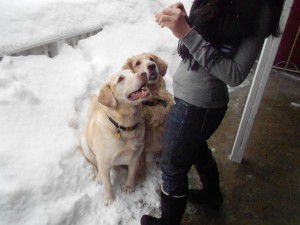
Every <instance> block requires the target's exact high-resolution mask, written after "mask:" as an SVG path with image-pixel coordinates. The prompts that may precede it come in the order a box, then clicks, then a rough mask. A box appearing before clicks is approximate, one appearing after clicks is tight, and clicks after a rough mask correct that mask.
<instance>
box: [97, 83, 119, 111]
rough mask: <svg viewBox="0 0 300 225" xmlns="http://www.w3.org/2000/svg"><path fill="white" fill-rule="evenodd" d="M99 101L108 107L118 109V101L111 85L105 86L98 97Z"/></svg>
mask: <svg viewBox="0 0 300 225" xmlns="http://www.w3.org/2000/svg"><path fill="white" fill-rule="evenodd" d="M98 101H99V102H100V103H101V104H102V105H105V106H107V107H113V108H115V107H117V104H118V103H117V101H116V99H115V96H114V94H113V92H112V90H111V88H110V86H109V84H104V85H103V86H102V87H101V89H100V93H99V96H98Z"/></svg>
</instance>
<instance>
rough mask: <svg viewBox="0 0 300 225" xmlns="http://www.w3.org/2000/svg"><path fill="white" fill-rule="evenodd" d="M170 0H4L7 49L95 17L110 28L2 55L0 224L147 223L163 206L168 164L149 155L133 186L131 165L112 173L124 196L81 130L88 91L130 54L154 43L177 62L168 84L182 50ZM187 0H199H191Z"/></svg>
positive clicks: (93, 22) (87, 24)
mask: <svg viewBox="0 0 300 225" xmlns="http://www.w3.org/2000/svg"><path fill="white" fill-rule="evenodd" d="M171 3H173V1H171V0H160V1H158V0H148V1H139V0H123V1H118V0H109V1H108V0H106V1H105V0H85V1H81V0H69V1H66V0H65V1H61V0H30V1H29V0H10V1H0V10H1V14H0V27H1V29H0V37H1V43H0V52H1V51H7V50H10V49H14V48H19V47H22V46H25V45H28V44H32V43H36V42H41V41H43V40H48V39H51V38H53V37H57V36H60V35H62V34H66V33H67V34H69V33H76V32H78V31H80V30H87V29H90V28H91V27H103V28H104V29H103V31H101V32H100V33H98V34H97V35H95V36H92V37H90V38H88V39H84V40H82V41H80V42H79V44H78V46H76V47H75V48H72V47H71V46H69V45H67V44H63V45H62V46H61V49H60V53H59V55H58V56H56V57H54V58H48V57H47V56H42V55H38V56H36V55H35V56H33V55H32V56H18V57H10V56H4V57H3V59H2V60H1V61H0V124H1V126H0V137H1V142H0V143H1V144H0V224H1V225H12V224H13V225H48V224H49V225H50V224H51V225H54V224H63V225H66V224H88V225H93V224H97V225H98V224H99V225H101V224H102V225H116V224H124V225H127V224H130V225H135V224H139V220H140V217H141V216H142V215H143V214H145V213H153V214H155V215H157V216H158V215H159V211H158V210H157V208H158V207H159V206H160V201H159V199H160V197H159V186H160V183H161V178H160V170H159V166H158V163H157V162H156V161H154V162H153V161H151V160H149V162H148V163H149V166H148V170H147V176H146V180H145V181H144V182H143V183H140V184H137V186H136V188H135V191H134V192H133V193H132V194H125V193H124V192H123V191H122V186H123V185H124V184H125V177H126V174H127V172H126V170H124V169H119V170H115V171H114V172H113V174H112V181H113V189H114V192H115V194H116V200H115V202H114V203H113V204H112V205H111V206H105V205H104V203H103V187H102V186H101V185H98V184H97V183H96V182H95V181H94V180H93V177H94V171H93V167H92V166H91V165H90V164H89V163H88V162H87V160H86V159H85V158H84V157H83V155H82V153H81V151H80V148H79V138H80V135H81V132H82V130H83V128H84V126H85V124H86V113H87V108H88V104H89V98H90V96H91V95H93V94H97V93H98V91H99V87H100V85H101V84H102V83H103V82H104V81H105V79H106V78H107V76H108V75H109V74H111V73H113V72H116V71H118V70H120V68H121V66H122V64H123V63H124V62H125V61H126V59H127V58H128V57H130V56H131V55H134V54H137V53H142V52H153V53H155V54H157V55H159V56H160V57H162V58H163V59H165V60H166V61H167V62H168V63H169V69H168V73H167V75H166V81H167V87H168V89H169V90H170V91H171V92H172V81H171V74H172V73H173V72H174V70H175V69H176V65H177V63H178V61H179V58H178V56H177V54H176V47H177V40H176V39H175V38H174V37H173V35H172V33H171V32H170V31H169V30H167V29H162V28H160V27H159V26H158V25H157V24H156V23H155V19H154V15H155V13H157V12H158V11H159V10H160V9H162V8H164V7H166V6H168V5H170V4H171ZM183 3H184V4H185V5H186V7H187V8H189V7H190V5H191V3H192V1H183Z"/></svg>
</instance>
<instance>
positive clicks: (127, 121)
mask: <svg viewBox="0 0 300 225" xmlns="http://www.w3.org/2000/svg"><path fill="white" fill-rule="evenodd" d="M147 81H148V79H147V76H146V74H145V73H132V72H131V71H129V70H122V71H120V72H118V73H116V74H113V75H111V76H110V77H109V78H108V80H107V81H106V82H105V83H104V84H103V85H102V87H101V88H100V93H99V96H93V97H92V101H91V105H90V109H89V113H88V114H89V116H88V118H89V119H88V120H89V121H88V124H87V126H86V129H85V130H84V133H83V135H82V138H81V147H82V151H83V154H84V156H85V157H86V158H87V159H88V160H89V161H90V162H91V163H93V164H94V165H95V166H96V167H97V170H98V173H97V175H96V181H98V182H102V183H103V186H104V196H105V204H111V203H112V202H113V200H114V193H113V191H112V184H111V180H110V169H111V168H112V167H113V166H120V165H128V177H127V181H126V184H125V187H124V191H125V192H127V193H130V192H132V191H133V190H134V185H135V175H136V171H137V168H138V163H139V160H140V155H141V153H142V150H143V148H144V131H145V125H144V120H143V117H142V108H141V102H142V100H145V99H147V98H148V97H149V95H150V93H149V90H148V89H147V88H144V89H143V91H140V92H139V94H137V95H131V96H137V97H134V98H137V99H131V100H130V98H129V97H128V96H129V95H130V93H133V92H135V91H136V90H140V88H141V87H142V85H145V84H146V83H147ZM132 98H133V97H132ZM108 116H109V117H111V118H113V120H115V121H116V122H117V123H118V124H119V125H122V126H124V127H132V126H134V125H135V124H138V126H137V127H136V128H135V129H134V130H131V131H123V130H121V131H120V135H121V137H120V139H117V138H116V137H115V134H116V133H117V129H116V127H115V126H114V125H113V124H112V123H111V121H110V120H109V119H108Z"/></svg>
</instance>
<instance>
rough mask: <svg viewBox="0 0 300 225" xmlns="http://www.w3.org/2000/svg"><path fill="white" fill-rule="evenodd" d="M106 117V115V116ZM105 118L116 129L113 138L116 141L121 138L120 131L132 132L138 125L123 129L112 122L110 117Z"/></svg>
mask: <svg viewBox="0 0 300 225" xmlns="http://www.w3.org/2000/svg"><path fill="white" fill-rule="evenodd" d="M106 115H107V114H106ZM107 117H108V119H109V121H110V122H111V123H112V124H113V125H114V126H115V127H116V129H117V132H116V134H115V138H116V139H117V140H119V139H120V137H121V134H120V131H121V130H123V131H132V130H134V129H135V128H137V126H138V125H139V123H136V124H135V125H134V126H131V127H124V126H122V125H120V124H118V123H117V122H116V121H115V120H113V119H112V118H111V117H110V116H108V115H107Z"/></svg>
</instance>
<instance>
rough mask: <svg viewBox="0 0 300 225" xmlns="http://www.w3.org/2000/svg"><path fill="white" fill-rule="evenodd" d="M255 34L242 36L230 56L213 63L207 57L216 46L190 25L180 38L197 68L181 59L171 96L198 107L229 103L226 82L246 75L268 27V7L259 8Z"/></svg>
mask: <svg viewBox="0 0 300 225" xmlns="http://www.w3.org/2000/svg"><path fill="white" fill-rule="evenodd" d="M261 9H262V10H261V12H262V13H260V14H259V17H260V18H259V20H258V21H259V26H258V28H257V31H256V35H255V36H252V37H249V38H245V39H244V40H242V43H241V45H240V47H239V49H238V51H237V53H236V54H235V56H234V57H233V58H231V59H229V58H222V59H221V60H218V61H216V62H215V63H214V64H213V62H212V60H210V61H209V62H208V59H209V57H210V56H211V55H212V54H213V52H214V51H215V49H214V48H213V47H212V46H210V44H209V43H208V42H206V41H205V40H204V39H203V38H202V36H201V35H200V34H198V33H197V32H196V30H195V29H192V30H191V31H190V32H189V33H188V34H187V35H186V36H185V37H184V38H183V40H182V43H183V44H184V45H185V46H186V47H187V48H188V50H189V52H190V54H191V55H192V56H193V58H194V59H195V60H196V61H197V62H198V63H199V65H200V68H199V69H198V70H197V71H191V70H188V66H189V62H188V61H187V62H186V63H184V62H181V63H180V65H179V67H178V69H177V71H176V72H175V74H174V75H173V92H174V96H175V97H177V98H179V99H182V100H184V101H185V102H187V103H190V104H192V105H195V106H198V107H201V108H221V107H224V106H226V105H227V104H228V101H229V97H228V88H227V85H229V86H232V87H234V86H238V85H239V84H241V83H242V82H243V81H244V80H245V79H246V77H247V76H248V74H249V72H250V70H251V68H252V66H253V64H254V62H255V60H256V59H257V56H258V54H259V52H260V50H261V48H262V45H263V42H264V39H265V37H266V34H267V32H268V31H269V27H270V10H269V8H268V7H266V6H265V7H263V5H262V8H261Z"/></svg>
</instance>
